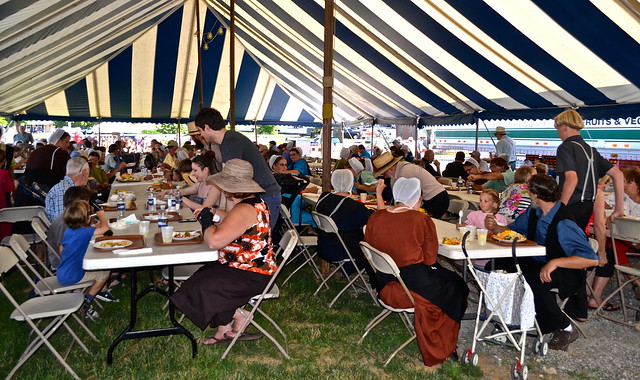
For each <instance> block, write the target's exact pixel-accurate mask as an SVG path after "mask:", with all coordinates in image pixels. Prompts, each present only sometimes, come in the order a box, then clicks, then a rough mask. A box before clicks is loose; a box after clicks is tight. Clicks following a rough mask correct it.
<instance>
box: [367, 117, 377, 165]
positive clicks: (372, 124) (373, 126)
mask: <svg viewBox="0 0 640 380" xmlns="http://www.w3.org/2000/svg"><path fill="white" fill-rule="evenodd" d="M375 125H376V119H375V118H372V119H371V144H369V145H371V146H370V147H369V153H371V155H372V156H373V147H374V146H375V144H374V142H373V138H374V135H375V133H376V131H375Z"/></svg>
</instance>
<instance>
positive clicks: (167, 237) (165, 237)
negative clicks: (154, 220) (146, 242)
mask: <svg viewBox="0 0 640 380" xmlns="http://www.w3.org/2000/svg"><path fill="white" fill-rule="evenodd" d="M160 231H161V232H162V242H163V243H164V244H169V243H171V241H172V240H173V226H166V227H162V228H160Z"/></svg>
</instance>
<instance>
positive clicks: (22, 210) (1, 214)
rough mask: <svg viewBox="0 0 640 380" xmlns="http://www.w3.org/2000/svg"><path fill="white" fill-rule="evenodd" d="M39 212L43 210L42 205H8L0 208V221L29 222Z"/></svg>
mask: <svg viewBox="0 0 640 380" xmlns="http://www.w3.org/2000/svg"><path fill="white" fill-rule="evenodd" d="M40 212H44V207H42V206H21V207H8V208H3V209H1V210H0V222H5V223H15V222H30V221H31V219H33V218H34V217H36V216H38V214H39V213H40Z"/></svg>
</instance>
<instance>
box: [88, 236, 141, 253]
mask: <svg viewBox="0 0 640 380" xmlns="http://www.w3.org/2000/svg"><path fill="white" fill-rule="evenodd" d="M112 239H127V240H131V241H132V242H133V244H131V245H130V246H128V247H127V248H126V249H136V248H144V247H145V244H144V237H143V236H142V235H113V236H100V237H97V238H96V242H99V241H103V240H112ZM94 249H95V250H96V251H98V252H113V249H103V248H95V247H94Z"/></svg>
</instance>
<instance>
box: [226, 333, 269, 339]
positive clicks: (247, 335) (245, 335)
mask: <svg viewBox="0 0 640 380" xmlns="http://www.w3.org/2000/svg"><path fill="white" fill-rule="evenodd" d="M232 333H234V334H237V332H235V331H232ZM263 336H264V334H263V333H261V332H257V333H248V332H243V333H240V336H239V337H238V340H242V341H249V340H258V339H260V338H262V337H263ZM224 337H225V339H228V340H233V338H234V337H233V336H229V335H228V333H224Z"/></svg>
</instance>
